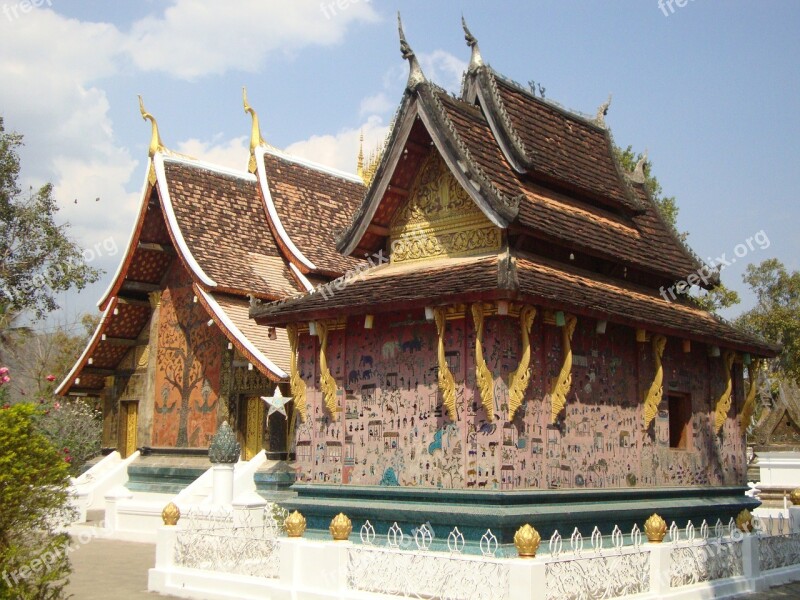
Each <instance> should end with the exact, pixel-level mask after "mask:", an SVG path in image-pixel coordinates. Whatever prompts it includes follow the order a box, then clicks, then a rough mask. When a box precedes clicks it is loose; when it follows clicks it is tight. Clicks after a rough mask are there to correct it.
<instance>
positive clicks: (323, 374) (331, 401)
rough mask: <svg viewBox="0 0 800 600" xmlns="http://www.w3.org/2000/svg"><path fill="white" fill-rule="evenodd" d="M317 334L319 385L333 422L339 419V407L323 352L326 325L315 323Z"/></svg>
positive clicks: (326, 330) (320, 322)
mask: <svg viewBox="0 0 800 600" xmlns="http://www.w3.org/2000/svg"><path fill="white" fill-rule="evenodd" d="M317 333H318V334H319V385H320V388H322V397H323V399H324V400H325V406H327V407H328V412H329V413H331V419H333V420H334V421H336V420H338V418H339V407H338V405H337V402H336V380H335V379H334V378H333V375H331V371H330V369H329V368H328V358H327V356H325V351H326V350H327V349H328V325H327V323H324V322H323V321H317Z"/></svg>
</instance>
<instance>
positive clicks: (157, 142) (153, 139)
mask: <svg viewBox="0 0 800 600" xmlns="http://www.w3.org/2000/svg"><path fill="white" fill-rule="evenodd" d="M139 111H140V112H141V113H142V119H144V120H145V121H150V124H151V125H152V134H151V136H150V148H149V149H148V151H147V152H148V155H149V156H150V158H153V157H154V156H155V154H156V152H160V151H161V150H164V144H162V143H161V136H160V135H159V134H158V123H156V119H155V117H154V116H153V115H151V114H150V113H149V112H147V111H146V110H145V108H144V100H142V96H141V95H140V96H139Z"/></svg>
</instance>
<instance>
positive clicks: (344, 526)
mask: <svg viewBox="0 0 800 600" xmlns="http://www.w3.org/2000/svg"><path fill="white" fill-rule="evenodd" d="M328 530H329V531H330V532H331V536H332V537H333V541H334V542H346V541H347V540H348V539H349V538H350V534H351V533H352V532H353V522H352V521H351V520H350V519H349V518H348V517H347V515H345V514H344V513H339V514H338V515H336V516H335V517H333V520H331V524H330V527H328Z"/></svg>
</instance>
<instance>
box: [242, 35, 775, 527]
mask: <svg viewBox="0 0 800 600" xmlns="http://www.w3.org/2000/svg"><path fill="white" fill-rule="evenodd" d="M465 32H466V39H467V43H468V45H469V46H470V47H471V51H472V56H471V61H470V64H469V67H468V70H467V72H466V74H465V77H464V82H463V88H462V91H461V94H460V95H459V96H458V97H454V96H452V95H450V94H448V93H447V92H446V91H444V90H443V89H441V88H439V87H438V86H436V85H435V84H434V83H433V82H430V81H428V80H427V79H426V78H425V75H424V74H423V72H422V70H421V68H420V65H419V63H418V61H417V58H416V56H415V54H414V52H413V50H412V49H411V47H410V46H409V44H408V43H407V41H406V39H405V36H404V35H403V33H402V28H401V30H400V36H401V49H402V53H403V57H404V58H405V59H407V60H408V62H409V67H410V72H409V78H408V84H407V88H406V91H405V93H404V95H403V97H402V100H401V103H400V106H399V109H398V113H397V116H396V120H395V123H394V126H393V129H392V132H391V134H390V137H389V139H388V141H387V144H386V147H385V149H384V152H383V154H382V157H381V160H380V163H379V165H378V166H377V169H376V172H375V174H374V178H373V179H372V181H371V182H370V185H369V187H368V189H367V190H366V192H365V194H364V195H363V200H362V201H361V203H360V205H359V206H358V207H357V210H356V211H355V213H354V215H353V217H352V220H351V221H350V222H349V223H348V224H347V226H346V228H345V229H344V231H343V232H342V233H341V235H340V236H339V237H338V239H337V241H336V249H337V250H338V252H339V253H340V256H341V260H346V259H349V258H350V257H364V256H370V257H375V260H373V261H372V262H373V265H372V266H370V268H368V269H366V270H364V271H362V272H360V273H359V275H358V277H345V278H341V279H339V280H336V281H334V282H333V284H332V285H330V286H328V289H327V292H326V293H321V291H319V290H317V291H314V292H310V293H307V294H303V295H301V296H297V297H292V298H289V299H286V300H283V301H280V302H268V301H267V300H268V299H267V298H263V297H261V298H258V299H257V300H255V301H254V303H253V305H252V308H251V311H250V314H251V316H252V317H253V318H255V319H256V321H257V322H258V323H259V324H261V325H263V326H265V327H274V326H277V327H281V328H283V327H285V328H286V329H287V332H288V336H289V341H290V344H291V354H292V356H291V358H292V359H293V360H292V364H291V365H290V367H291V368H290V373H289V375H290V381H291V395H292V397H293V398H294V410H295V411H296V413H297V415H298V418H297V419H296V421H295V427H294V428H293V429H292V431H291V432H290V436H291V438H292V440H293V443H294V444H295V449H296V464H295V468H296V473H297V481H298V483H297V484H295V485H294V486H293V489H294V490H295V491H296V492H297V493H298V497H297V498H296V499H293V500H291V501H290V502H289V503H288V504H287V506H288V507H289V508H292V509H293V508H298V509H299V510H300V511H301V512H302V513H303V514H304V515H305V516H306V517H307V518H308V520H309V525H310V526H311V527H317V528H324V527H327V523H328V522H329V521H330V518H331V517H332V516H333V515H334V514H336V513H337V512H339V511H340V510H341V511H344V512H345V513H346V514H347V515H348V516H350V517H351V518H353V520H354V524H355V525H356V526H358V524H359V521H361V522H363V520H364V519H370V521H371V522H372V523H373V524H376V523H377V524H378V527H376V528H379V527H384V528H385V527H388V525H389V524H391V522H392V521H400V522H401V525H402V524H403V523H407V524H410V525H412V526H414V525H419V524H421V523H425V522H428V523H430V524H431V525H432V526H433V528H434V530H435V531H436V532H437V533H440V532H443V533H444V534H445V535H446V533H447V531H449V528H452V526H453V525H458V526H459V527H460V528H461V530H462V531H464V530H465V529H466V530H469V528H470V527H471V526H474V528H475V531H479V533H478V536H479V535H480V532H482V531H484V530H485V528H486V527H487V526H490V527H491V528H492V531H493V532H495V533H496V534H498V537H501V541H505V542H508V541H510V537H511V536H512V535H513V532H514V531H515V530H516V528H518V527H519V526H520V524H521V523H523V522H526V521H531V522H534V523H535V524H536V527H537V529H538V530H539V531H540V532H542V534H543V535H546V534H549V532H551V531H552V529H553V528H554V527H558V526H563V523H564V522H565V521H564V520H565V519H566V521H567V522H569V523H571V524H572V526H574V525H576V524H578V525H580V524H581V523H585V524H591V525H594V524H597V523H602V524H605V525H607V526H608V529H609V532H610V528H611V526H613V524H614V523H617V524H620V526H623V525H624V526H626V527H630V525H632V524H633V523H634V522H639V523H641V522H643V521H644V519H645V518H646V517H647V516H649V515H650V514H652V513H653V512H654V511H657V512H659V514H662V515H663V516H664V517H665V518H667V519H668V520H669V519H675V520H682V521H683V522H685V520H686V518H692V519H697V520H696V522H699V520H701V519H702V518H707V519H709V521H710V522H714V521H715V520H716V519H717V518H718V517H725V519H727V516H735V514H736V513H738V512H739V511H740V510H741V509H742V508H752V507H753V506H755V505H756V504H757V503H756V502H755V501H753V500H752V499H751V498H748V497H746V496H745V495H744V490H745V489H746V484H745V481H746V480H745V473H746V463H745V430H746V428H747V426H748V420H749V416H748V415H749V414H751V412H752V403H753V400H754V393H752V392H754V389H753V387H754V386H749V387H746V386H745V378H744V371H745V370H747V369H748V368H750V369H752V365H753V364H754V362H755V359H756V358H757V357H771V356H774V355H775V354H776V353H777V351H778V349H777V348H775V347H773V346H771V345H769V344H768V343H766V342H765V341H764V340H762V339H760V338H758V337H755V336H753V335H750V334H748V333H744V332H742V331H740V330H738V329H736V328H734V327H732V326H731V325H730V324H728V323H726V322H725V321H723V320H721V319H720V318H718V317H716V316H714V315H713V314H711V313H708V312H706V311H704V310H701V309H700V308H698V307H697V306H696V305H695V304H693V303H692V302H691V301H690V300H689V299H687V298H686V297H685V296H682V295H681V294H680V293H676V291H677V292H680V291H685V290H684V288H685V287H687V286H686V284H685V283H682V282H684V281H686V280H688V281H689V282H690V283H693V284H695V285H700V286H701V287H704V288H706V289H711V288H713V287H714V285H716V284H717V279H716V275H715V274H713V273H712V270H711V269H710V268H709V267H707V266H706V265H704V264H703V263H702V262H701V261H700V260H699V259H698V258H697V257H696V256H695V255H694V254H693V253H692V252H691V250H689V249H688V248H687V247H686V246H685V245H684V243H683V242H682V241H681V240H680V238H679V237H678V236H677V235H676V233H675V232H674V231H673V229H672V228H671V227H670V226H669V225H667V224H666V222H665V221H664V219H663V218H662V216H661V215H660V213H659V210H658V208H657V207H656V204H655V203H654V201H653V199H652V198H651V197H650V195H649V193H648V191H647V188H646V187H645V178H644V171H643V167H644V162H643V161H642V162H640V163H639V164H638V165H637V167H636V169H635V171H634V172H630V173H629V172H625V171H624V170H623V169H622V168H621V166H620V165H619V163H618V162H617V160H616V158H615V154H614V148H613V143H612V140H611V136H610V133H609V130H608V128H607V126H606V124H605V121H604V117H605V115H606V112H607V110H608V104H604V105H603V106H601V107H600V109H599V111H598V112H597V115H596V117H593V118H592V117H586V116H581V115H578V114H575V113H573V112H570V111H567V110H565V109H564V108H562V107H560V106H559V105H556V104H555V103H553V102H551V101H549V100H545V99H544V98H542V97H540V96H537V95H535V94H534V93H533V91H532V90H529V89H525V88H523V87H521V86H519V85H518V84H515V83H513V82H511V81H509V80H508V79H506V78H505V77H503V76H502V75H500V74H499V73H497V72H495V71H494V70H493V69H492V68H490V67H489V66H487V65H486V64H484V62H483V59H482V56H481V53H480V51H479V48H478V44H477V41H476V40H475V38H474V37H473V36H472V35H471V34H470V32H469V31H468V30H467V29H466V25H465ZM332 260H333V259H332ZM440 527H441V529H440ZM481 528H482V529H481Z"/></svg>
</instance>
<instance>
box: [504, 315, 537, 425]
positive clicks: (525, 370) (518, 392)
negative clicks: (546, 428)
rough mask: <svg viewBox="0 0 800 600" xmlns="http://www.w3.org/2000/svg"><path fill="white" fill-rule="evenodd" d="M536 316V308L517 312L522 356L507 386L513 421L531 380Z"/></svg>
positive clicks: (511, 419)
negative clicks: (532, 342) (532, 343)
mask: <svg viewBox="0 0 800 600" xmlns="http://www.w3.org/2000/svg"><path fill="white" fill-rule="evenodd" d="M535 318H536V309H535V308H534V307H533V306H525V307H524V308H523V309H522V310H521V311H520V313H519V325H520V329H521V330H522V356H520V359H519V365H518V366H517V368H516V370H515V371H514V372H513V373H511V383H510V384H509V386H508V420H509V421H513V420H514V415H515V414H516V413H517V410H518V409H519V407H520V406H522V401H523V399H524V398H525V391H526V390H527V389H528V384H530V382H531V369H530V365H531V327H533V320H534V319H535Z"/></svg>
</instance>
